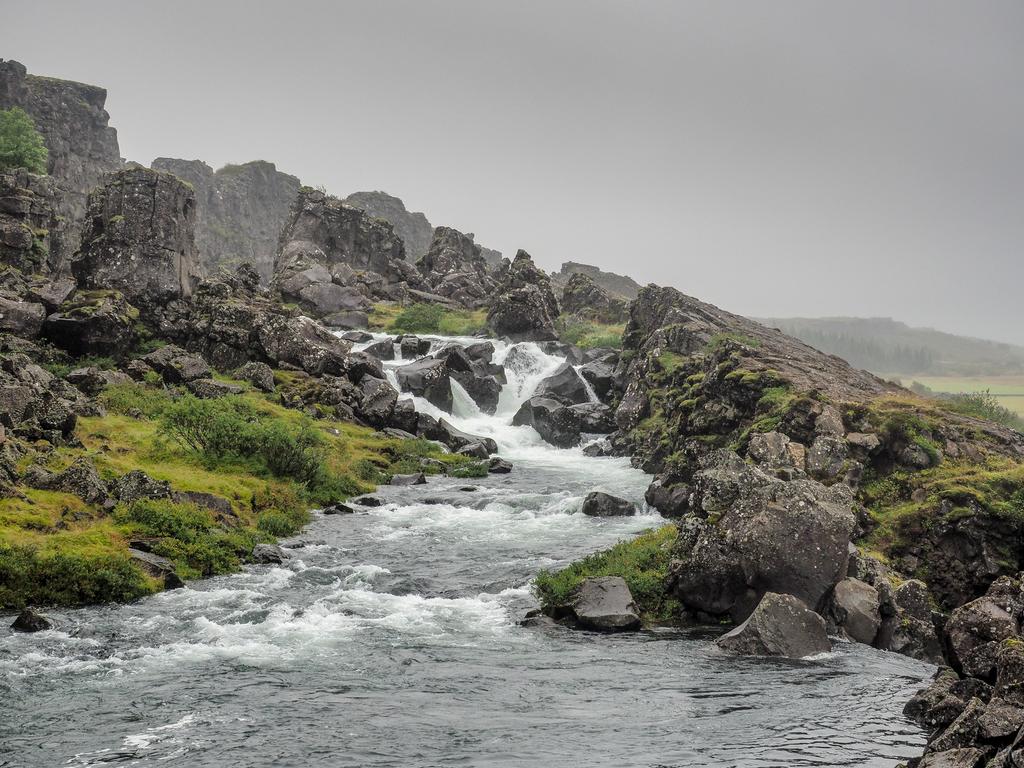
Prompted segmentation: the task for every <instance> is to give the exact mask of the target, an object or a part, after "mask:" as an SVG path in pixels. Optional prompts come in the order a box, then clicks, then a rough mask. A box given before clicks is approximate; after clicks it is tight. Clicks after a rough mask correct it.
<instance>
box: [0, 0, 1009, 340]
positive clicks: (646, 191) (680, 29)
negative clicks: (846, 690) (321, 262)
mask: <svg viewBox="0 0 1024 768" xmlns="http://www.w3.org/2000/svg"><path fill="white" fill-rule="evenodd" d="M3 15H4V22H3V25H2V27H0V56H2V57H3V58H13V59H17V60H19V61H21V62H22V63H24V64H25V65H26V66H27V67H28V69H29V71H30V72H33V73H36V74H46V75H52V76H56V77H63V78H68V79H75V80H82V81H86V82H90V83H95V84H97V85H102V86H104V87H106V88H107V89H108V91H109V98H108V102H107V107H108V110H109V112H110V114H111V123H112V124H113V125H114V126H116V127H117V129H118V132H119V137H120V142H121V149H122V154H123V155H124V156H125V157H126V158H129V159H132V160H137V161H140V162H143V163H146V164H148V163H149V162H150V161H151V160H152V159H153V158H154V157H157V156H171V157H183V158H200V159H203V160H205V161H206V162H208V163H210V164H211V165H213V166H214V167H218V166H220V165H222V164H224V163H228V162H244V161H247V160H253V159H266V160H270V161H273V162H275V163H276V164H277V166H278V167H279V168H280V169H281V170H284V171H287V172H289V173H294V174H296V175H297V176H299V177H300V178H302V180H303V181H304V182H306V183H308V184H312V185H323V186H325V187H326V188H327V189H328V190H329V191H331V192H332V193H335V194H338V195H345V194H348V193H350V192H353V191H356V190H364V189H365V190H372V189H383V190H387V191H388V192H391V193H392V194H396V195H398V196H400V197H402V198H403V199H404V200H405V202H406V204H407V206H408V207H409V208H410V209H413V210H422V211H424V212H426V214H427V215H428V217H429V218H430V220H431V222H432V223H434V224H435V225H438V224H445V225H449V226H454V227H457V228H459V229H461V230H463V231H472V232H475V233H476V235H477V239H478V241H479V242H482V243H484V244H485V245H487V246H489V247H494V248H498V249H501V250H503V251H505V252H506V253H509V254H511V253H513V252H514V251H515V249H517V248H525V249H526V250H528V251H530V253H532V254H533V255H534V257H535V258H536V259H537V260H538V262H539V263H540V264H541V265H542V266H544V267H546V268H557V267H558V265H559V264H560V263H561V262H563V261H567V260H575V261H583V262H588V263H592V264H596V265H598V266H600V267H602V268H605V269H610V270H613V271H617V272H624V273H627V274H630V275H632V276H633V277H635V278H636V279H637V280H639V281H641V282H648V281H652V282H657V283H662V284H671V285H674V286H676V287H678V288H679V289H681V290H683V291H684V292H686V293H689V294H691V295H695V296H698V297H700V298H702V299H705V300H707V301H711V302H713V303H716V304H719V305H720V306H723V307H725V308H727V309H730V310H733V311H736V312H741V313H744V314H749V315H754V316H797V315H802V316H816V315H858V316H871V315H884V316H894V317H897V318H899V319H902V320H905V321H907V322H909V323H912V324H916V325H928V326H933V327H937V328H940V329H943V330H947V331H951V332H955V333H963V334H970V335H977V336H983V337H987V338H994V339H999V340H1004V341H1011V342H1017V343H1021V344H1024V323H1022V320H1024V310H1022V308H1021V307H1022V303H1021V301H1020V291H1021V285H1022V283H1024V259H1022V258H1021V243H1022V242H1024V210H1022V209H1024V151H1022V143H1021V142H1022V138H1021V137H1022V136H1024V87H1022V85H1024V84H1022V73H1024V5H1022V4H1021V3H1019V2H1013V1H1012V0H1009V1H1007V2H971V3H963V2H940V1H936V0H927V1H924V0H919V1H911V2H903V3H898V4H893V3H889V2H880V1H879V2H864V1H862V0H858V1H857V2H844V3H827V4H826V3H820V2H815V1H813V0H807V1H806V2H774V3H770V4H769V3H739V2H723V0H709V1H708V2H678V1H672V0H666V1H665V2H628V3H627V2H619V3H608V2H595V0H580V1H574V2H558V3H549V2H533V1H532V0H530V1H525V2H524V1H520V2H516V3H501V4H498V3H484V2H479V0H476V1H474V0H467V1H465V2H431V3H424V2H416V1H411V2H374V3H366V2H362V3H345V2H330V3H328V2H322V3H318V2H302V1H301V0H300V1H295V0H293V1H292V2H288V3H273V4H271V3H259V4H257V3H251V2H223V1H220V0H219V1H218V2H216V3H211V2H196V1H194V0H177V1H176V2H174V3H160V4H157V3H139V2H130V1H127V0H126V1H124V2H110V1H99V2H97V1H93V2H90V3H81V2H49V1H47V0H34V1H33V2H31V3H29V2H24V1H23V0H20V1H19V2H10V3H7V4H6V5H5V8H4V13H3Z"/></svg>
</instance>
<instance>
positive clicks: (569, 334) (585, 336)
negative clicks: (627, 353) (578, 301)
mask: <svg viewBox="0 0 1024 768" xmlns="http://www.w3.org/2000/svg"><path fill="white" fill-rule="evenodd" d="M555 327H556V330H557V331H558V338H559V339H561V340H562V341H564V342H565V343H566V344H575V345H576V346H577V347H579V348H580V349H598V348H601V349H605V348H607V349H621V348H622V332H623V331H624V330H625V328H626V326H625V324H623V323H617V324H610V325H609V324H606V323H597V322H593V321H591V320H584V319H582V318H580V317H577V316H575V315H562V316H561V317H559V318H558V320H557V322H556V324H555Z"/></svg>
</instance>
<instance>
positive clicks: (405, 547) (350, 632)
mask: <svg viewBox="0 0 1024 768" xmlns="http://www.w3.org/2000/svg"><path fill="white" fill-rule="evenodd" d="M382 338H384V337H382V336H378V337H376V338H375V341H377V340H380V339H382ZM431 341H432V343H433V345H434V349H438V348H440V347H442V346H444V345H447V344H453V343H454V344H468V343H471V342H473V341H477V340H476V339H444V338H438V337H433V338H431ZM495 348H496V349H495V355H494V362H496V363H506V374H507V378H508V382H507V384H505V385H504V386H503V388H502V391H501V395H500V400H499V404H498V407H497V411H496V413H495V414H494V415H487V414H484V413H482V412H481V411H480V410H479V409H478V408H477V406H476V405H475V404H474V402H473V401H472V399H471V398H470V397H469V396H468V395H467V394H466V393H465V392H464V391H463V390H462V389H461V387H459V386H458V384H456V383H454V382H453V400H454V404H453V409H452V411H453V412H452V413H451V414H447V413H443V412H441V411H439V410H438V409H437V408H436V407H435V406H433V405H431V404H430V403H428V402H426V401H425V400H422V399H421V398H414V400H415V406H416V408H417V410H419V411H422V412H426V413H430V414H432V415H435V416H439V417H440V416H443V417H445V418H447V419H448V420H449V421H451V422H452V423H453V424H454V426H456V427H458V428H459V429H461V430H464V431H465V432H468V433H471V434H475V435H480V436H486V437H490V438H493V439H494V440H495V442H496V443H497V445H498V454H499V455H500V456H501V457H503V458H505V459H507V460H509V461H511V462H513V464H514V469H513V471H512V472H511V473H510V474H506V475H491V476H489V477H487V478H484V479H481V480H469V481H467V480H459V479H455V478H444V477H431V478H430V479H429V482H428V483H427V484H426V485H419V486H409V487H390V486H389V487H383V488H381V489H380V491H379V492H378V493H376V494H374V495H375V496H377V497H378V498H380V499H381V500H382V501H383V502H384V504H383V505H381V506H379V507H372V508H371V507H357V512H356V514H352V515H332V516H324V515H320V514H316V515H314V520H313V522H312V523H311V524H310V525H309V526H308V527H307V528H306V530H305V531H304V532H303V533H302V534H301V535H300V536H298V537H296V538H294V539H292V540H289V541H286V542H284V546H285V547H286V551H287V552H288V553H289V554H290V558H289V559H288V560H287V561H286V562H285V563H284V564H282V565H276V566H253V567H249V568H247V569H246V570H245V571H244V572H241V573H238V574H235V575H231V576H223V577H217V578H212V579H208V580H204V581H198V582H191V583H189V584H188V586H187V587H186V588H184V589H179V590H173V591H169V592H164V593H161V594H158V595H155V596H153V597H149V598H146V599H144V600H142V601H140V602H137V603H134V604H131V605H107V606H100V607H91V608H82V609H77V610H67V611H52V612H50V615H51V617H52V618H53V619H54V620H55V626H56V627H57V629H55V630H53V631H49V632H44V633H39V634H35V635H22V634H18V633H13V632H10V633H9V632H8V631H7V630H0V745H3V748H2V749H0V766H5V767H6V766H12V767H13V766H19V767H20V766H26V767H32V766H55V765H67V766H82V767H84V766H104V765H132V766H164V765H181V766H189V767H190V768H205V767H207V766H210V767H213V766H249V767H257V766H267V767H269V766H275V768H283V767H286V766H303V767H307V766H402V768H410V767H411V766H508V765H522V766H549V765H563V766H575V765H587V766H595V765H607V766H723V767H724V766H744V767H750V768H766V767H767V766H891V765H895V764H896V763H897V762H898V761H899V760H901V759H905V758H907V757H911V756H913V755H915V754H920V751H921V747H922V745H923V743H924V737H923V734H922V733H921V732H920V730H919V729H918V728H917V727H916V726H915V725H913V724H911V723H910V722H909V721H907V720H906V719H905V718H904V717H903V716H902V714H901V709H902V706H903V703H904V702H905V701H906V700H907V699H908V698H909V697H910V696H911V695H912V694H913V692H914V691H915V690H916V689H917V688H919V687H920V686H921V683H922V681H923V680H925V679H926V678H928V677H929V676H930V674H931V672H932V671H933V667H931V666H930V665H927V664H924V663H921V662H917V661H914V660H912V659H909V658H906V657H903V656H897V655H895V654H889V653H884V652H881V651H877V650H874V649H872V648H870V647H868V646H866V645H860V644H852V643H837V645H836V650H835V651H833V652H832V653H829V654H824V655H822V656H819V657H815V658H811V659H805V660H801V661H783V660H759V659H749V658H735V657H730V656H726V655H725V654H724V653H722V652H721V651H719V650H717V649H716V648H715V646H714V644H713V643H712V642H711V640H712V639H713V638H711V637H709V635H708V634H707V633H706V632H694V631H683V630H675V629H662V630H653V631H644V632H638V633H632V634H621V635H600V634H594V633H587V632H578V631H573V630H570V629H566V628H561V627H555V628H524V627H520V626H519V625H518V623H517V622H518V620H520V619H521V618H522V616H523V615H524V614H525V613H526V612H527V611H528V610H529V609H531V608H533V607H535V606H536V602H535V600H534V598H533V596H532V595H531V591H530V583H531V579H532V578H533V577H534V576H535V575H536V573H537V572H538V571H539V570H540V569H543V568H555V567H559V566H562V565H565V564H566V563H568V562H569V561H571V560H573V559H575V558H578V557H580V556H582V555H585V554H588V553H590V552H593V551H595V550H598V549H601V548H604V547H607V546H609V545H611V544H613V543H614V542H616V541H619V540H622V539H624V538H627V537H630V536H632V535H634V534H636V533H638V532H640V531H642V530H645V529H647V528H651V527H654V526H657V525H659V524H660V523H661V522H662V521H661V519H660V517H659V516H658V514H657V513H656V512H654V511H653V510H650V509H648V508H647V507H646V505H644V503H643V494H644V489H645V488H646V487H647V485H648V483H649V482H650V477H649V476H647V475H645V474H643V473H642V472H640V471H639V470H637V469H634V468H632V467H631V466H630V463H629V460H628V459H625V458H608V457H589V456H586V455H584V453H583V450H582V448H570V449H558V448H554V447H552V446H550V445H548V444H547V443H545V442H544V441H542V440H541V439H540V437H539V435H538V434H537V433H536V432H535V431H534V430H533V428H532V427H526V426H522V427H516V426H512V425H511V421H512V417H513V415H514V414H515V413H516V411H517V409H518V408H519V406H520V404H521V403H522V402H523V401H524V400H526V399H527V398H528V397H529V396H530V395H531V394H532V393H533V391H534V390H535V388H536V387H537V385H538V384H539V382H540V381H541V380H542V379H544V378H545V377H546V376H548V375H550V374H551V373H553V372H554V371H555V370H556V369H557V368H558V367H559V366H560V365H561V364H562V363H564V360H563V359H562V358H560V357H558V356H555V355H550V354H545V353H544V352H542V351H541V349H540V348H539V347H538V346H537V345H535V344H519V345H515V346H513V345H510V344H506V343H502V342H496V343H495ZM513 349H515V350H516V353H515V356H514V363H515V364H514V365H513V364H512V362H513V358H511V357H510V354H511V352H512V350H513ZM403 362H408V361H401V360H398V361H395V362H393V363H388V364H387V365H388V366H389V368H388V375H389V378H390V379H391V380H392V383H396V382H395V377H394V373H393V370H394V367H395V366H397V365H400V364H402V363H403ZM403 397H408V395H403ZM592 490H604V491H607V492H609V493H612V494H615V495H616V496H621V497H624V498H627V499H629V500H631V501H634V502H636V503H637V504H638V505H639V507H640V510H641V513H640V514H638V515H636V516H634V517H611V518H591V517H587V516H585V515H583V514H582V513H581V511H580V510H581V505H582V501H583V497H584V496H585V495H586V494H587V493H588V492H590V491H592ZM9 623H10V622H9V621H5V622H4V626H5V627H6V625H7V624H9Z"/></svg>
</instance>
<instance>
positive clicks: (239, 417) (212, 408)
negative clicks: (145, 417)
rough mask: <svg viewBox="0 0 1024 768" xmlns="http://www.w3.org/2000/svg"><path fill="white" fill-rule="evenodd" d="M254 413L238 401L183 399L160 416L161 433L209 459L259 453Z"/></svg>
mask: <svg viewBox="0 0 1024 768" xmlns="http://www.w3.org/2000/svg"><path fill="white" fill-rule="evenodd" d="M255 424H256V411H255V409H254V408H253V407H252V406H251V405H250V404H249V403H247V402H245V401H244V400H242V399H241V398H237V397H221V398H216V399H214V400H201V399H200V398H198V397H194V396H193V395H183V396H182V397H180V398H178V399H177V400H175V401H174V402H172V403H171V404H170V405H168V406H167V407H166V408H165V409H164V410H163V412H162V413H161V414H160V430H161V432H162V433H163V434H165V435H167V436H168V437H170V438H171V439H172V440H174V441H175V442H176V443H178V444H179V445H181V446H182V447H183V448H186V449H188V450H191V451H195V452H196V453H199V454H203V455H205V456H207V457H209V458H212V459H223V458H226V457H229V456H238V457H243V456H249V455H252V454H253V453H254V452H256V451H258V449H259V447H258V446H257V445H256V442H255V440H254V438H255V436H256V429H255Z"/></svg>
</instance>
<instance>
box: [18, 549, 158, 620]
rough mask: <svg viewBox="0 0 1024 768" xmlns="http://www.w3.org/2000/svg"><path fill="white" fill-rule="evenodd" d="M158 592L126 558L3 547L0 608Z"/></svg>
mask: <svg viewBox="0 0 1024 768" xmlns="http://www.w3.org/2000/svg"><path fill="white" fill-rule="evenodd" d="M152 591H153V588H152V586H151V585H150V584H149V583H148V582H147V581H146V579H145V577H144V576H143V575H142V572H141V571H140V570H139V569H138V568H136V567H135V566H134V565H133V564H132V562H131V560H129V558H128V557H127V555H124V554H120V553H117V554H112V553H102V552H98V553H86V552H74V551H70V552H62V553H53V554H48V553H40V552H39V551H38V550H36V549H34V548H32V547H23V546H8V545H5V544H0V609H3V610H16V609H20V608H24V607H25V606H26V605H83V604H88V603H101V602H110V601H118V602H128V601H130V600H135V599H136V598H139V597H142V596H143V595H147V594H149V593H150V592H152Z"/></svg>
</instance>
